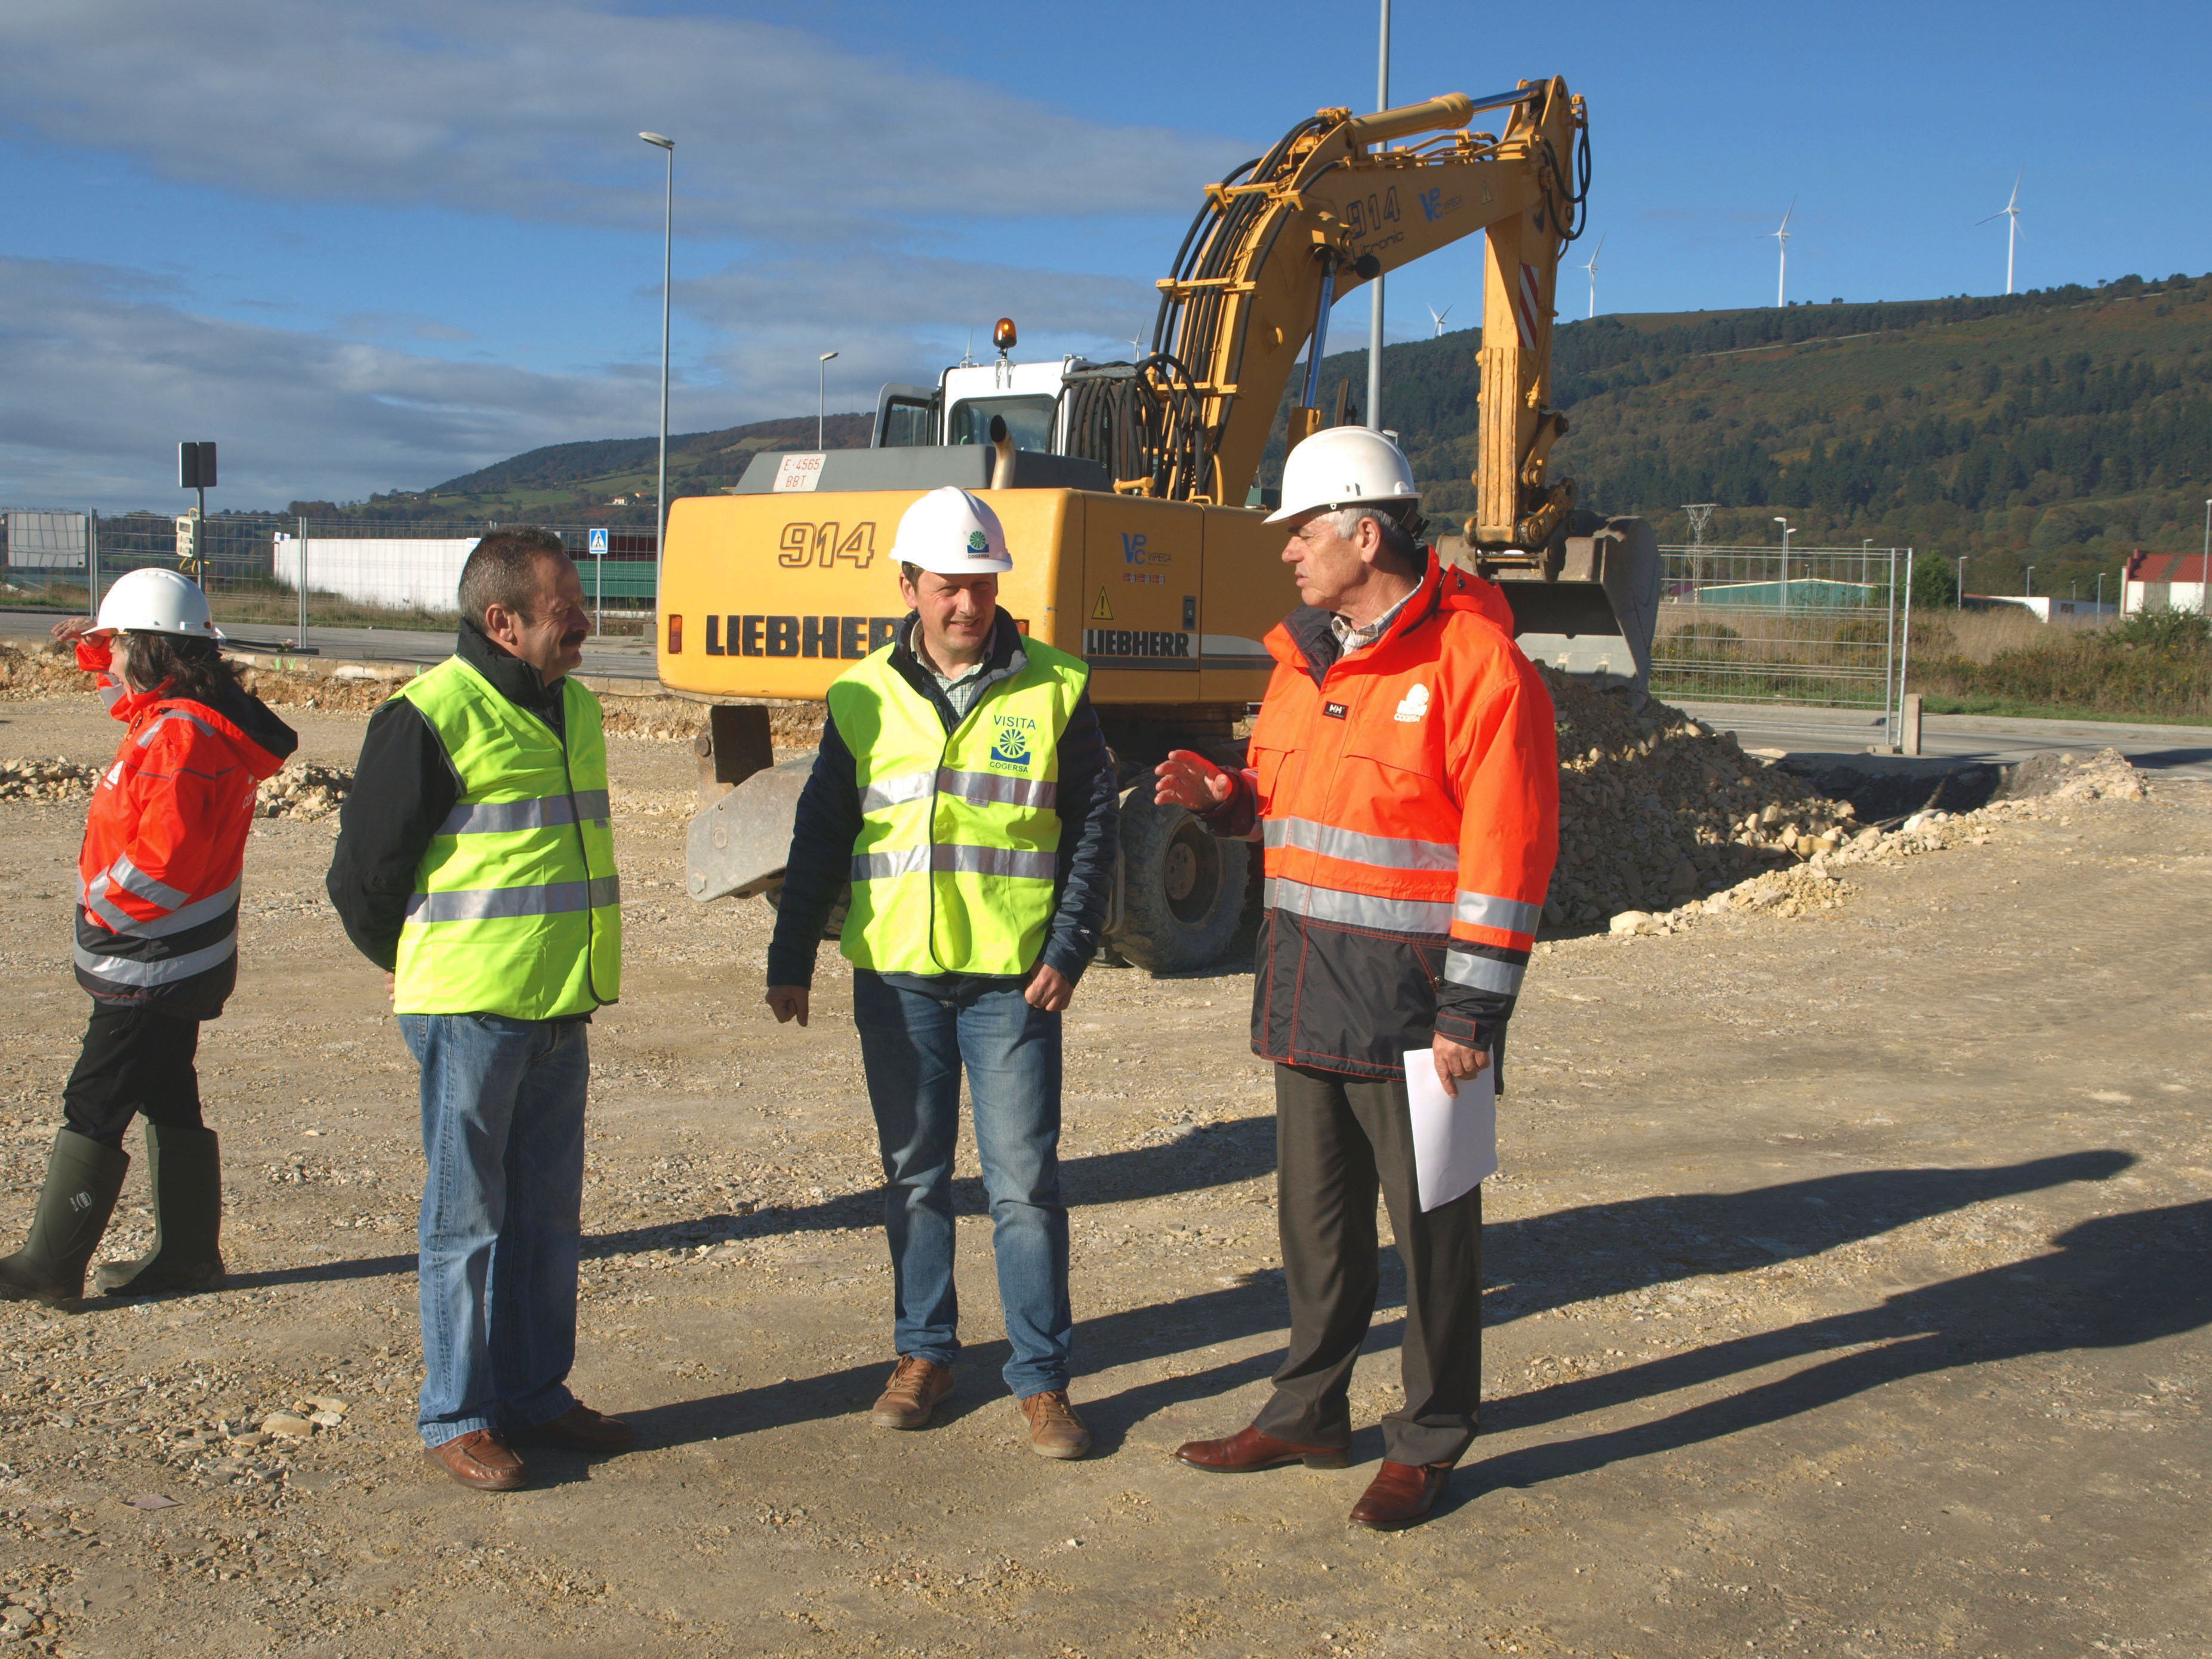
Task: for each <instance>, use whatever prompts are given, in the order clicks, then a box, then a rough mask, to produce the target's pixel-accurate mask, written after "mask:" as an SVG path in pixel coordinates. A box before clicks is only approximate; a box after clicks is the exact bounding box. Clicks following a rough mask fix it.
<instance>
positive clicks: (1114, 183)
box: [0, 0, 1238, 240]
mask: <svg viewBox="0 0 2212 1659" xmlns="http://www.w3.org/2000/svg"><path fill="white" fill-rule="evenodd" d="M0 100H4V101H5V103H6V105H7V106H8V109H9V120H10V122H11V123H12V124H13V125H15V127H16V128H17V130H18V131H27V132H31V133H34V134H36V135H38V136H40V137H44V138H46V139H49V140H52V141H55V142H58V143H67V144H72V145H81V146H83V147H85V148H87V149H95V150H100V151H103V152H106V153H109V154H115V155H124V156H127V157H131V158H132V159H135V160H136V161H139V162H140V163H141V164H143V166H145V167H148V168H149V169H151V170H152V171H153V172H155V173H156V174H158V175H160V176H162V177H165V178H168V179H176V180H180V181H185V182H189V183H193V184H199V185H215V186H218V187H222V188H228V189H234V190H239V191H246V192H249V193H253V194H260V195H265V196H270V197H282V198H287V199H293V200H315V201H330V200H337V201H352V202H364V203H387V204H409V205H419V204H438V205H441V206H445V207H448V208H452V209H455V210H460V211H464V212H470V213H483V212H490V213H497V214H506V215H511V216H518V217H523V218H533V219H549V220H575V221H584V222H596V223H603V224H617V225H624V226H631V227H641V226H644V225H647V224H648V223H650V224H652V225H658V223H659V196H658V193H657V192H656V191H653V189H652V188H651V186H652V185H653V184H654V183H655V182H656V181H657V179H658V177H659V171H660V157H659V155H658V154H657V153H655V152H654V151H653V150H651V149H647V147H646V146H645V145H643V144H642V143H640V142H639V141H638V139H637V138H636V137H635V132H636V131H637V130H638V129H639V128H641V127H642V128H651V129H653V130H656V131H663V132H667V133H671V134H672V135H673V136H674V137H676V139H677V142H678V148H677V152H676V161H677V179H678V195H679V197H680V200H681V210H682V213H683V217H684V223H685V225H686V227H687V229H688V230H689V231H690V233H691V234H702V233H703V234H711V233H720V234H729V233H736V234H752V235H762V236H773V237H776V238H779V239H784V238H789V237H791V236H793V235H794V234H796V235H797V236H799V239H800V240H819V239H824V238H829V239H836V238H838V237H839V234H840V233H841V232H846V233H851V232H858V231H861V230H863V229H864V228H866V226H867V225H868V224H870V223H871V222H874V223H877V224H880V223H883V222H890V221H897V222H909V221H913V220H917V219H921V220H926V219H929V218H932V217H936V216H958V217H961V218H963V219H973V218H975V217H978V216H982V217H1015V218H1020V217H1026V216H1094V215H1115V214H1143V213H1152V212H1158V211H1162V210H1168V211H1181V210H1185V209H1187V208H1188V207H1189V206H1190V205H1191V204H1192V203H1193V202H1194V199H1195V189H1196V186H1197V185H1198V184H1199V183H1200V181H1201V180H1202V179H1207V178H1213V177H1218V175H1219V173H1221V172H1222V170H1223V169H1224V168H1225V167H1226V166H1228V165H1231V164H1233V161H1234V160H1235V159H1236V157H1235V156H1234V155H1232V153H1231V152H1232V151H1234V150H1235V149H1237V148H1238V146H1237V145H1236V144H1234V143H1229V142H1227V141H1225V140H1221V139H1218V138H1214V137H1207V136H1202V135H1190V134H1183V133H1177V132H1174V131H1167V130H1164V129H1161V128H1157V127H1144V126H1123V127H1109V126H1103V125H1098V124H1097V123H1094V122H1090V121H1085V120H1082V119H1079V118H1075V117H1073V116H1070V115H1068V114H1066V113H1064V112H1060V111H1058V110H1055V109H1053V108H1052V107H1050V106H1048V105H1045V104H1042V103H1040V102H1038V101H1036V100H1031V99H1026V98H1022V97H1018V96H1016V95H1014V94H1010V93H1007V92H1004V91H1001V90H1000V89H998V88H994V87H991V86H989V85H987V84H984V83H981V82H974V81H967V80H962V79H958V78H956V77H953V76H945V75H942V74H939V73H936V72H934V71H932V70H927V69H924V68H921V67H917V66H913V65H908V64H899V63H895V62H890V61H887V60H883V59H878V58H865V57H860V56H857V55H855V54H853V53H850V52H843V51H841V50H839V49H838V48H836V47H835V46H831V45H829V43H827V42H825V41H824V40H822V39H820V38H819V37H817V36H816V35H813V34H810V33H805V32H804V31H802V30H799V29H795V28H790V27H781V26H778V25H775V24H771V23H764V22H760V21H755V20H751V19H744V18H716V17H704V16H698V15H672V16H671V15H659V16H656V15H639V14H637V13H635V12H629V11H622V10H617V9H614V8H612V7H611V6H605V5H592V4H589V3H585V0H550V3H538V0H531V3H520V0H436V3H430V0H380V3H377V4H374V5H362V4H344V3H336V0H320V3H313V0H308V3H301V0H195V3H193V4H191V5H189V6H179V5H176V4H174V3H165V0H75V3H70V4H67V5H58V4H31V5H16V6H9V7H6V8H0Z"/></svg>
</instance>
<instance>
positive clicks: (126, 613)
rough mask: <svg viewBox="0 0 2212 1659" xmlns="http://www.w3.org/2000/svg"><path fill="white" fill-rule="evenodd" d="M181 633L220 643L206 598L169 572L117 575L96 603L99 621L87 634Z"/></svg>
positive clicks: (188, 581)
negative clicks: (119, 632)
mask: <svg viewBox="0 0 2212 1659" xmlns="http://www.w3.org/2000/svg"><path fill="white" fill-rule="evenodd" d="M118 629H121V630H123V631H125V632H127V633H133V634H182V635H185V636H186V637H188V638H191V639H196V640H216V641H220V640H221V639H222V634H221V633H220V632H219V631H218V630H217V629H216V625H215V618H214V617H211V616H210V615H209V614H208V601H207V595H206V594H205V593H203V592H200V589H199V585H198V584H197V582H194V581H192V580H191V579H190V578H188V577H185V576H180V575H179V574H177V573H176V572H175V571H173V570H132V571H129V572H126V573H125V574H123V575H120V576H118V577H117V578H116V579H115V580H114V581H113V583H112V584H111V585H110V586H109V587H108V590H107V597H106V598H105V599H102V600H100V620H99V622H98V623H96V624H95V625H94V627H93V629H91V631H92V632H93V633H94V634H112V633H114V632H116V631H117V630H118Z"/></svg>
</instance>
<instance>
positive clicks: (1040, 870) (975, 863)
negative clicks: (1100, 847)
mask: <svg viewBox="0 0 2212 1659" xmlns="http://www.w3.org/2000/svg"><path fill="white" fill-rule="evenodd" d="M1059 870H1060V854H1057V853H1025V852H1022V851H1020V850H1018V848H1012V847H959V846H940V847H902V848H898V849H897V850H896V852H890V853H861V854H858V855H856V856H855V857H854V860H853V879H854V881H884V880H888V879H889V878H891V877H893V876H918V875H921V874H924V873H926V872H964V873H967V874H971V875H982V876H1024V877H1031V878H1035V879H1036V880H1039V881H1050V880H1051V879H1052V878H1054V876H1055V875H1056V874H1057V873H1058V872H1059Z"/></svg>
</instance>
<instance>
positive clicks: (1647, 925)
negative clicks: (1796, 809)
mask: <svg viewBox="0 0 2212 1659" xmlns="http://www.w3.org/2000/svg"><path fill="white" fill-rule="evenodd" d="M2144 799H2148V791H2147V790H2145V789H2144V787H2143V784H2142V777H2141V775H2139V774H2137V772H2136V769H2135V768H2134V767H2133V766H2131V765H2130V764H2129V763H2128V760H2127V757H2125V756H2124V755H2122V754H2120V753H2119V752H2118V750H2112V749H2106V750H2100V752H2099V753H2097V754H2095V755H2093V756H2091V757H2089V758H2088V759H2087V760H2086V761H2084V760H2082V759H2081V758H2080V757H2076V756H2074V755H2039V756H2037V757H2033V759H2030V760H2027V761H2024V762H2022V763H2021V764H2020V765H2018V766H2015V767H2013V768H2011V769H2008V776H2007V778H2006V780H2005V783H2004V785H2003V792H2002V799H1996V800H1993V801H1991V802H1990V803H1989V804H1988V805H1986V806H1980V807H1977V808H1976V809H1974V810H1973V811H1970V812H1945V811H1919V812H1915V813H1913V814H1911V816H1910V817H1906V818H1905V820H1904V822H1902V823H1899V824H1898V825H1896V826H1895V827H1894V828H1893V829H1882V828H1881V827H1880V826H1878V825H1869V826H1867V827H1866V828H1864V829H1857V830H1856V831H1853V830H1852V829H1850V826H1848V825H1839V826H1835V827H1834V828H1833V829H1831V830H1829V831H1824V832H1823V833H1821V834H1820V835H1817V836H1816V835H1811V834H1806V833H1802V832H1801V833H1798V834H1796V835H1795V836H1793V837H1792V838H1791V839H1790V842H1789V843H1788V847H1787V849H1786V850H1788V851H1789V852H1790V854H1791V855H1792V856H1793V857H1794V858H1796V859H1798V860H1802V862H1801V863H1796V864H1792V865H1790V866H1784V867H1783V868H1779V869H1774V870H1769V871H1765V872H1762V873H1761V874H1759V875H1757V876H1753V877H1752V878H1749V879H1747V880H1745V881H1742V882H1739V883H1738V884H1736V885H1735V886H1734V887H1731V888H1729V889H1726V890H1723V891H1721V892H1717V893H1714V894H1712V895H1711V896H1709V897H1707V898H1705V899H1703V900H1698V901H1692V902H1689V903H1686V904H1681V905H1678V906H1677V907H1675V908H1674V909H1672V910H1668V911H1656V912H1655V911H1646V910H1626V911H1623V912H1621V913H1620V914H1619V915H1614V916H1613V918H1612V919H1611V921H1610V923H1609V924H1608V926H1609V929H1610V931H1611V932H1612V933H1614V934H1616V935H1626V934H1636V933H1682V932H1685V931H1686V930H1687V929H1688V928H1689V927H1692V926H1693V925H1694V924H1695V923H1696V922H1697V921H1698V920H1699V918H1700V917H1703V916H1711V915H1724V914H1725V913H1727V912H1728V911H1730V910H1742V909H1760V910H1771V911H1773V912H1774V913H1776V914H1777V915H1784V916H1796V915H1805V914H1807V913H1808V912H1810V911H1814V910H1822V909H1833V908H1835V907H1836V906H1838V905H1839V904H1841V903H1842V902H1844V899H1845V898H1846V897H1847V896H1850V893H1851V891H1852V888H1851V886H1850V882H1849V881H1848V880H1847V879H1846V878H1844V874H1843V873H1842V872H1844V871H1845V870H1848V869H1850V867H1852V866H1855V865H1868V864H1883V865H1895V864H1901V863H1903V862H1904V861H1905V860H1906V859H1909V858H1915V857H1917V856H1919V855H1920V854H1923V853H1941V852H1944V851H1947V850H1948V849H1949V848H1954V847H1984V846H1987V845H1988V844H1989V841H1990V833H1991V831H1992V830H1994V829H1997V828H1998V827H2000V826H2001V825H2002V824H2005V823H2009V822H2015V821H2017V820H2019V819H2021V818H2033V817H2041V816H2045V815H2047V814H2049V813H2051V812H2052V811H2055V810H2056V809H2057V808H2058V807H2060V806H2063V805H2072V804H2076V803H2079V802H2081V801H2089V800H2144ZM1795 828H1796V826H1794V825H1790V824H1784V826H1783V829H1784V833H1787V832H1788V831H1789V830H1790V829H1795ZM1838 830H1840V831H1841V833H1838ZM1772 844H1774V845H1777V846H1780V845H1783V836H1781V835H1777V836H1774V837H1773V838H1772Z"/></svg>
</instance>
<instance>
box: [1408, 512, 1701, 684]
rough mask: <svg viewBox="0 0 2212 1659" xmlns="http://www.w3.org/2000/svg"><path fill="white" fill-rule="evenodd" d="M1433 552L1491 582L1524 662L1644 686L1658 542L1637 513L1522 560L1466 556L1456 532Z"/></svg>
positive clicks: (1654, 618) (1655, 605)
mask: <svg viewBox="0 0 2212 1659" xmlns="http://www.w3.org/2000/svg"><path fill="white" fill-rule="evenodd" d="M1437 556H1438V557H1440V558H1441V559H1443V561H1444V562H1446V563H1447V564H1457V565H1461V566H1462V567H1464V568H1468V569H1470V570H1473V571H1474V572H1476V574H1480V575H1482V576H1485V577H1486V578H1488V579H1489V580H1492V581H1494V582H1496V583H1497V584H1498V590H1499V592H1503V593H1504V595H1505V602H1506V603H1507V604H1508V605H1511V606H1512V607H1513V621H1514V638H1515V641H1516V643H1518V644H1519V646H1520V647H1521V648H1522V651H1524V652H1526V653H1528V657H1529V658H1530V659H1531V660H1533V661H1535V662H1541V663H1543V664H1545V665H1547V666H1549V667H1553V668H1556V669H1559V670H1560V671H1562V672H1565V673H1569V674H1577V675H1583V676H1586V677H1588V678H1592V679H1594V680H1596V681H1598V682H1600V683H1601V684H1607V685H1626V686H1628V687H1630V688H1632V690H1635V691H1637V692H1638V693H1644V692H1648V691H1649V690H1650V689H1651V640H1652V635H1653V633H1654V631H1655V630H1656V628H1657V626H1658V621H1659V586H1660V560H1659V542H1658V538H1656V536H1654V535H1653V534H1652V532H1651V526H1650V525H1649V524H1647V523H1646V522H1644V520H1642V519H1607V520H1601V521H1599V522H1598V523H1596V524H1595V525H1592V526H1589V528H1588V533H1586V534H1583V535H1568V536H1562V537H1560V538H1558V539H1557V540H1555V541H1554V542H1553V544H1551V545H1550V546H1549V547H1547V549H1545V550H1544V552H1543V554H1542V555H1541V556H1530V557H1528V558H1525V559H1523V558H1521V557H1515V558H1513V559H1510V560H1499V559H1498V558H1496V557H1495V556H1487V557H1486V556H1484V554H1483V552H1482V550H1479V549H1478V550H1474V551H1473V553H1472V555H1470V550H1469V549H1468V545H1467V544H1466V543H1465V542H1463V541H1461V540H1460V539H1459V538H1456V537H1443V538H1439V539H1438V542H1437Z"/></svg>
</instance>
